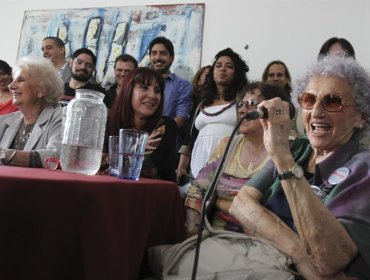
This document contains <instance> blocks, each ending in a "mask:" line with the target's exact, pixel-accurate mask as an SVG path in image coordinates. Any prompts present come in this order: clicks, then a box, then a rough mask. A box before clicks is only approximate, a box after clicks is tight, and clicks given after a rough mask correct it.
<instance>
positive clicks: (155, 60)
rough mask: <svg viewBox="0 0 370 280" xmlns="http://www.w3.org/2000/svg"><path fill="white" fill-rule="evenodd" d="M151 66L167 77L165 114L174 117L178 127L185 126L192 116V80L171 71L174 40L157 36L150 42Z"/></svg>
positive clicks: (173, 57) (173, 56)
mask: <svg viewBox="0 0 370 280" xmlns="http://www.w3.org/2000/svg"><path fill="white" fill-rule="evenodd" d="M149 58H150V64H151V67H152V68H153V69H154V70H156V71H158V72H159V73H160V74H161V75H162V77H163V78H164V79H165V82H166V85H165V89H164V107H163V115H165V116H170V117H172V118H174V120H175V122H176V124H177V127H178V128H179V129H181V128H183V127H184V126H185V125H186V123H187V121H188V119H189V118H190V114H191V110H192V106H193V101H192V96H191V92H192V86H191V84H190V82H188V81H186V80H184V79H183V78H181V77H179V76H177V75H176V74H174V73H171V71H170V68H171V65H172V63H173V61H174V59H175V53H174V47H173V44H172V42H171V41H170V40H169V39H167V38H165V37H157V38H155V39H154V40H153V41H151V42H150V44H149Z"/></svg>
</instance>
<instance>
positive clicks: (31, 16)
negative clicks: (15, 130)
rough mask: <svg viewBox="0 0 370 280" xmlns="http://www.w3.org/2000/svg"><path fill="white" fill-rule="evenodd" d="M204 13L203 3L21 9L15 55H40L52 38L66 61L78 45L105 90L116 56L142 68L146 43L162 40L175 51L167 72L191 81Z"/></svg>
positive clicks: (197, 62) (197, 60) (197, 59)
mask: <svg viewBox="0 0 370 280" xmlns="http://www.w3.org/2000/svg"><path fill="white" fill-rule="evenodd" d="M204 13H205V5H204V3H197V4H179V5H177V4H176V5H155V6H134V7H108V8H82V9H62V10H38V11H25V14H24V19H23V25H22V32H21V37H20V41H19V46H18V54H17V57H18V58H19V57H22V56H26V55H32V56H41V55H42V52H41V42H42V39H43V38H44V37H46V36H57V37H59V38H60V39H62V40H63V41H64V43H65V46H66V58H69V57H70V56H71V54H72V53H73V52H74V51H75V50H77V49H79V48H81V47H86V48H89V49H91V50H92V51H93V52H94V53H95V55H96V56H97V65H96V73H95V78H96V80H97V82H98V83H101V84H102V85H103V86H104V87H108V86H109V85H110V84H112V83H113V82H114V72H113V66H114V61H115V59H116V57H117V56H118V55H120V54H123V53H128V54H130V55H132V56H134V57H135V58H136V59H137V60H138V61H139V65H140V66H147V65H148V64H149V57H148V46H149V43H150V42H151V40H152V39H154V38H155V37H157V36H165V37H167V38H168V39H170V40H171V41H172V43H173V45H174V47H175V61H174V63H173V65H172V67H171V71H173V72H175V73H178V74H180V75H181V76H183V77H185V78H188V79H191V77H192V76H193V74H194V73H195V72H196V71H197V70H198V69H199V67H200V61H201V52H202V38H203V22H204Z"/></svg>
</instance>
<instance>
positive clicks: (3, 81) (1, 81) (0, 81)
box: [0, 78, 10, 84]
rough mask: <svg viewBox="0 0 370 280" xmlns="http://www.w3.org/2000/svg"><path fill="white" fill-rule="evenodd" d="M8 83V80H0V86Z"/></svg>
mask: <svg viewBox="0 0 370 280" xmlns="http://www.w3.org/2000/svg"><path fill="white" fill-rule="evenodd" d="M9 82H10V78H4V79H0V84H6V83H9Z"/></svg>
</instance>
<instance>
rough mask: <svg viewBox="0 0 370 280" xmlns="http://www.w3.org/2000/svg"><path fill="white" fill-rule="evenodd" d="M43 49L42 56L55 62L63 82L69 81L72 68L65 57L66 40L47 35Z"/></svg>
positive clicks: (43, 42)
mask: <svg viewBox="0 0 370 280" xmlns="http://www.w3.org/2000/svg"><path fill="white" fill-rule="evenodd" d="M41 51H42V56H43V57H44V58H46V59H49V60H50V61H51V62H52V63H53V65H54V67H55V69H56V70H57V73H58V75H59V77H61V79H62V80H63V82H64V83H67V82H69V80H70V79H71V68H70V67H69V64H68V62H67V61H66V59H65V53H66V52H65V46H64V42H63V41H62V40H61V39H60V38H58V37H52V36H50V37H45V38H44V39H43V40H42V47H41Z"/></svg>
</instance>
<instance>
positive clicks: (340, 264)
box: [230, 55, 370, 279]
mask: <svg viewBox="0 0 370 280" xmlns="http://www.w3.org/2000/svg"><path fill="white" fill-rule="evenodd" d="M293 96H294V99H295V100H297V101H298V103H299V106H300V107H301V109H302V119H303V122H304V126H305V129H306V132H307V137H298V138H296V139H295V141H294V143H293V144H292V145H290V143H289V141H288V131H289V116H288V113H287V110H286V107H287V104H284V102H282V101H281V100H280V99H278V98H276V99H271V100H267V101H263V102H262V103H261V104H260V106H264V107H265V108H267V110H268V114H269V117H268V119H266V120H261V123H262V126H263V129H264V145H265V149H266V151H267V153H268V154H269V155H270V157H271V161H270V162H268V163H267V164H266V165H265V166H264V167H263V168H262V169H261V170H260V172H258V173H257V174H256V175H255V176H253V178H252V179H250V180H249V181H248V183H247V186H246V187H243V188H242V189H241V190H240V192H239V193H238V195H237V196H236V197H235V199H234V201H233V204H232V206H231V208H230V214H232V215H233V216H234V217H236V219H237V220H238V221H239V223H240V224H241V225H242V227H243V229H244V231H245V233H247V234H249V235H253V236H256V237H259V238H262V239H265V240H267V241H268V242H269V243H271V244H272V245H273V246H275V247H276V248H277V249H279V250H280V251H281V252H283V253H285V254H286V255H287V256H289V257H291V259H292V260H293V262H294V264H295V267H296V269H297V271H298V272H299V273H300V275H301V276H302V277H303V278H305V279H369V278H368V277H369V275H370V239H369V237H368V236H369V234H370V203H369V199H370V172H369V170H370V151H369V150H368V149H367V148H366V147H363V146H361V145H360V141H359V140H360V139H361V137H362V136H363V133H364V132H366V131H368V130H369V123H370V76H369V74H368V73H367V72H366V71H365V70H364V68H362V67H361V66H360V65H359V64H358V62H356V61H355V60H354V59H353V58H350V57H345V56H339V55H335V56H332V55H329V56H326V57H325V58H323V59H322V60H321V61H320V62H318V63H316V64H314V65H313V66H312V67H311V68H310V69H309V70H308V71H307V73H306V75H305V76H304V77H303V78H302V79H301V80H299V81H297V83H296V86H295V89H294V94H293ZM284 108H285V110H283V109H284Z"/></svg>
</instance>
